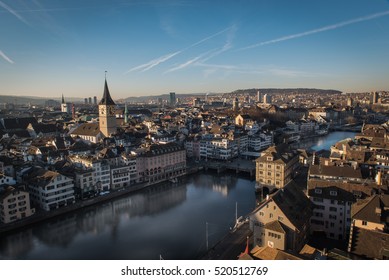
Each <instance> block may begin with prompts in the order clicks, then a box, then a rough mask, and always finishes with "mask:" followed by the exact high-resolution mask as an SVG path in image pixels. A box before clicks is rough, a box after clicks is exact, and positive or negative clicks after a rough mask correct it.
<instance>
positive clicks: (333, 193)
mask: <svg viewBox="0 0 389 280" xmlns="http://www.w3.org/2000/svg"><path fill="white" fill-rule="evenodd" d="M330 195H331V196H337V195H338V192H337V191H330Z"/></svg>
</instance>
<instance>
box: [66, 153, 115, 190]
mask: <svg viewBox="0 0 389 280" xmlns="http://www.w3.org/2000/svg"><path fill="white" fill-rule="evenodd" d="M69 159H70V160H71V161H72V162H73V163H75V164H76V166H78V167H80V168H83V169H92V170H93V177H94V181H95V182H96V186H97V190H98V191H107V190H109V189H110V188H111V172H110V169H111V168H110V166H109V164H108V162H107V161H106V160H98V159H96V158H95V157H93V156H81V155H74V156H69Z"/></svg>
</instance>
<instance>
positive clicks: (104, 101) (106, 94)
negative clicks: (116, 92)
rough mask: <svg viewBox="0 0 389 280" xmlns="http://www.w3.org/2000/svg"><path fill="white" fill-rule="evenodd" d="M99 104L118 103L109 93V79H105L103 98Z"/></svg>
mask: <svg viewBox="0 0 389 280" xmlns="http://www.w3.org/2000/svg"><path fill="white" fill-rule="evenodd" d="M99 105H116V104H115V102H113V100H112V97H111V94H110V93H109V89H108V84H107V79H105V84H104V93H103V98H102V99H101V101H100V103H99Z"/></svg>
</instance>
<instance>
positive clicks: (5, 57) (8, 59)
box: [0, 50, 15, 64]
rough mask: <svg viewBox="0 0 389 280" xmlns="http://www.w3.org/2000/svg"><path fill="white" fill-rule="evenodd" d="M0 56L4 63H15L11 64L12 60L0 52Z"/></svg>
mask: <svg viewBox="0 0 389 280" xmlns="http://www.w3.org/2000/svg"><path fill="white" fill-rule="evenodd" d="M0 56H1V57H2V58H4V59H5V60H6V61H8V62H9V63H11V64H14V63H15V62H13V60H12V59H10V58H9V57H8V56H7V55H6V54H5V53H3V52H2V51H1V50H0Z"/></svg>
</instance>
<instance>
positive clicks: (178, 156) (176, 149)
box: [136, 143, 186, 182]
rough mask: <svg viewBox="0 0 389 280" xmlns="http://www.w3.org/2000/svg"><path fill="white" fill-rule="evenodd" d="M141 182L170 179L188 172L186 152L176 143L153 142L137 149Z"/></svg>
mask: <svg viewBox="0 0 389 280" xmlns="http://www.w3.org/2000/svg"><path fill="white" fill-rule="evenodd" d="M136 169H137V172H138V178H139V179H138V181H139V182H158V181H164V180H170V179H173V178H176V177H179V176H182V175H185V174H186V152H185V149H183V148H181V147H180V146H179V145H177V144H176V143H167V144H152V145H150V146H148V147H147V148H144V149H139V150H138V151H137V160H136Z"/></svg>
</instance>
